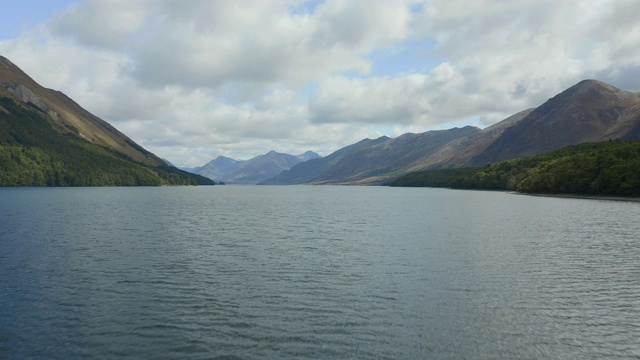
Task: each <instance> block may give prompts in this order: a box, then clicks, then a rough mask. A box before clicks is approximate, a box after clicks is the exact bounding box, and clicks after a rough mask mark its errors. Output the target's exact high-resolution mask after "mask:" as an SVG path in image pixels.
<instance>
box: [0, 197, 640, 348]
mask: <svg viewBox="0 0 640 360" xmlns="http://www.w3.org/2000/svg"><path fill="white" fill-rule="evenodd" d="M0 358H3V359H4V358H7V359H23V358H47V359H74V358H96V359H111V358H135V359H173V358H190V359H212V358H213V359H283V358H295V359H318V358H324V359H426V358H433V359H443V358H446V359H496V358H501V359H540V358H545V359H554V358H557V359H585V358H611V359H638V358H640V203H634V202H619V201H604V200H584V199H565V198H546V197H532V196H523V195H513V194H508V193H503V192H481V191H457V190H447V189H428V188H388V187H342V186H333V187H332V186H231V185H228V186H214V187H162V188H3V189H0Z"/></svg>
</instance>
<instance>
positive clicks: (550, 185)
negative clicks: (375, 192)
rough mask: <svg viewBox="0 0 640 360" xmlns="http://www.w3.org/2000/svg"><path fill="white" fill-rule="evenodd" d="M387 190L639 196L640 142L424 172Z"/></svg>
mask: <svg viewBox="0 0 640 360" xmlns="http://www.w3.org/2000/svg"><path fill="white" fill-rule="evenodd" d="M386 185H389V186H413V187H447V188H453V189H478V190H511V191H518V192H523V193H537V194H580V195H600V196H628V197H637V196H640V141H639V140H627V141H623V140H611V141H604V142H598V143H584V144H579V145H573V146H569V147H566V148H563V149H560V150H556V151H552V152H548V153H545V154H541V155H537V156H532V157H528V158H522V159H514V160H507V161H502V162H497V163H492V164H488V165H485V166H483V167H479V168H465V169H441V170H432V171H422V172H416V173H412V174H408V175H406V176H403V177H401V178H399V179H397V180H395V181H392V182H390V183H388V184H386Z"/></svg>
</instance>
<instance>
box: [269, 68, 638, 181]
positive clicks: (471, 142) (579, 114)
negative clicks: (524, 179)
mask: <svg viewBox="0 0 640 360" xmlns="http://www.w3.org/2000/svg"><path fill="white" fill-rule="evenodd" d="M609 139H640V93H637V92H628V91H623V90H620V89H617V88H615V87H613V86H611V85H608V84H605V83H602V82H599V81H596V80H585V81H581V82H580V83H578V84H576V85H574V86H572V87H571V88H569V89H567V90H565V91H563V92H562V93H560V94H558V95H556V96H555V97H553V98H551V99H549V100H548V101H547V102H545V103H544V104H542V105H541V106H539V107H537V108H535V109H527V110H524V111H521V112H519V113H517V114H514V115H512V116H510V117H508V118H506V119H505V120H503V121H501V122H499V123H497V124H494V125H492V126H489V127H487V128H485V129H482V130H480V129H478V128H474V127H465V128H462V129H457V128H455V129H450V130H440V131H428V132H425V133H421V134H404V135H401V136H399V137H397V138H394V139H389V138H381V139H380V141H379V143H376V144H370V143H362V142H359V143H357V144H354V145H351V146H348V147H345V148H343V149H341V150H339V151H337V152H336V153H339V154H340V156H338V157H333V156H332V155H333V154H332V155H329V156H327V157H326V158H324V159H323V161H310V162H306V163H304V164H300V165H297V166H294V167H293V168H292V169H291V170H289V171H287V172H283V173H282V174H280V175H278V176H276V177H274V178H271V179H268V180H266V181H264V182H262V184H305V183H313V184H381V183H383V182H385V181H388V180H390V179H393V178H397V177H399V176H401V175H403V174H407V173H412V172H416V171H422V170H429V169H447V168H463V167H478V166H482V165H485V164H488V163H492V162H497V161H502V160H507V159H514V158H521V157H526V156H531V155H537V154H542V153H546V152H548V151H551V150H555V149H559V148H562V147H565V146H569V145H575V144H580V143H584V142H598V141H603V140H609ZM334 154H335V153H334Z"/></svg>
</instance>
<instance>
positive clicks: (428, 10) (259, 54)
mask: <svg viewBox="0 0 640 360" xmlns="http://www.w3.org/2000/svg"><path fill="white" fill-rule="evenodd" d="M0 4H1V5H2V7H1V8H2V9H3V11H2V13H0V55H3V56H5V57H7V58H8V59H9V60H11V61H12V62H13V63H15V64H16V65H18V66H19V67H20V68H21V69H22V70H24V71H25V72H26V73H27V74H29V75H30V76H31V77H32V78H33V79H34V80H36V81H37V82H39V83H40V84H41V85H43V86H45V87H48V88H52V89H56V90H60V91H62V92H64V93H65V94H67V95H68V96H70V97H71V98H72V99H74V100H75V101H76V102H78V103H79V104H80V105H82V106H83V107H84V108H86V109H87V110H89V111H90V112H92V113H93V114H95V115H97V116H99V117H101V118H102V119H104V120H106V121H108V122H109V123H111V124H112V125H114V126H115V127H116V128H118V129H119V130H120V131H122V132H124V133H125V134H126V135H128V136H129V137H131V138H132V139H133V140H134V141H136V142H138V143H139V144H140V145H142V146H144V147H145V148H147V149H148V150H150V151H152V152H154V153H155V154H156V155H158V156H160V157H162V158H165V159H167V160H169V161H171V162H172V163H173V164H175V165H178V166H187V167H194V166H200V165H204V164H205V163H207V162H208V161H210V160H212V159H214V158H216V157H217V156H219V155H223V156H228V157H231V158H235V159H249V158H251V157H254V156H257V155H260V154H265V153H267V152H269V151H271V150H275V151H278V152H285V153H291V154H300V153H303V152H305V151H307V150H312V151H316V152H318V153H319V154H321V155H323V156H326V155H328V154H330V153H331V152H333V151H335V150H338V149H339V148H342V147H344V146H347V145H350V144H353V143H355V142H357V141H359V140H361V139H364V138H377V137H379V136H382V135H386V136H390V137H395V136H398V135H401V134H403V133H406V132H414V133H418V132H424V131H429V130H440V129H449V128H453V127H460V126H465V125H473V126H478V127H480V128H484V127H486V126H488V125H491V124H494V123H496V122H498V121H500V120H503V119H505V118H507V117H508V116H510V115H512V114H514V113H516V112H519V111H521V110H524V109H527V108H531V107H536V106H539V105H541V104H542V103H543V102H544V101H546V100H547V99H549V98H551V97H553V96H554V95H556V94H557V93H559V92H561V91H563V90H565V89H566V88H568V87H570V86H572V85H574V84H576V83H577V82H579V81H581V80H584V79H596V80H600V81H604V82H606V83H609V84H611V85H614V86H616V87H619V88H621V89H624V90H628V91H639V90H640V21H638V19H637V14H640V1H637V0H562V1H557V0H515V1H505V0H474V1H468V0H424V1H414V0H407V1H405V0H379V1H377V0H325V1H322V0H314V1H302V0H273V1H269V0H253V1H252V0H237V1H226V0H224V1H215V0H188V1H185V0H46V1H41V0H20V1H14V0H0Z"/></svg>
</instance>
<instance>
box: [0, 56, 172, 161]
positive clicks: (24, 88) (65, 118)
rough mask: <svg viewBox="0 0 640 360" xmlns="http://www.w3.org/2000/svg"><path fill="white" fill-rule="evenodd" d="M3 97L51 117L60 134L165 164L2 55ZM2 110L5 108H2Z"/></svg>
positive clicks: (0, 86) (0, 81) (0, 90)
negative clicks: (77, 136)
mask: <svg viewBox="0 0 640 360" xmlns="http://www.w3.org/2000/svg"><path fill="white" fill-rule="evenodd" d="M0 97H10V98H13V99H15V100H17V101H19V102H21V103H22V104H24V105H25V106H32V107H35V108H36V109H38V110H39V111H41V112H42V113H44V114H46V115H47V118H48V120H49V122H50V123H51V126H52V127H53V128H54V129H56V130H58V131H60V132H63V133H65V132H74V133H77V134H79V135H80V136H82V137H83V138H85V139H86V140H88V141H90V142H92V143H94V144H98V145H102V146H106V147H108V148H111V149H113V150H116V151H118V152H121V153H123V154H125V155H127V156H129V157H130V158H132V159H133V160H136V161H139V162H142V163H145V164H147V165H151V166H158V165H163V164H164V162H163V161H162V160H161V159H160V158H158V157H157V156H156V155H154V154H152V153H150V152H148V151H147V150H145V149H144V148H142V147H141V146H140V145H138V144H136V143H135V142H134V141H133V140H131V139H130V138H129V137H127V136H126V135H124V134H123V133H121V132H120V131H118V130H117V129H116V128H114V127H113V126H111V125H110V124H108V123H107V122H105V121H104V120H102V119H100V118H98V117H97V116H94V115H92V114H91V113H89V112H88V111H87V110H85V109H83V108H82V107H81V106H80V105H78V104H77V103H76V102H74V101H73V100H71V99H70V98H69V97H68V96H66V95H65V94H63V93H61V92H59V91H55V90H51V89H47V88H44V87H42V86H40V85H39V84H38V83H36V82H35V81H34V80H33V79H31V78H30V77H29V76H28V75H27V74H25V73H24V72H23V71H22V70H21V69H20V68H18V67H17V66H16V65H15V64H13V63H12V62H11V61H9V60H8V59H7V58H5V57H3V56H0ZM0 111H3V109H1V108H0Z"/></svg>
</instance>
